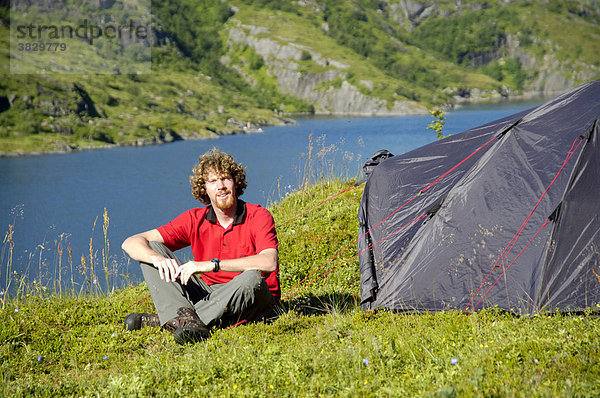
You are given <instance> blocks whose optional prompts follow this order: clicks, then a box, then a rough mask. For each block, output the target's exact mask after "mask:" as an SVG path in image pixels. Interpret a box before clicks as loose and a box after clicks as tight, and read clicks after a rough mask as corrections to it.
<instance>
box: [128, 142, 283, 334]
mask: <svg viewBox="0 0 600 398" xmlns="http://www.w3.org/2000/svg"><path fill="white" fill-rule="evenodd" d="M190 183H191V185H192V194H193V195H194V197H195V198H196V199H198V200H199V201H200V202H202V203H204V204H206V205H208V206H207V207H200V208H194V209H191V210H188V211H186V212H184V213H183V214H181V215H179V216H178V217H177V218H175V219H174V220H173V221H171V222H169V223H168V224H165V225H163V226H160V227H158V228H156V229H152V230H150V231H146V232H142V233H139V234H137V235H133V236H131V237H129V238H127V239H126V240H125V241H124V242H123V245H122V247H123V250H125V252H127V254H129V256H131V258H132V259H134V260H136V261H139V262H140V266H141V268H142V273H143V275H144V279H145V280H146V283H147V285H148V289H149V290H150V293H151V294H152V300H153V301H154V306H155V307H156V310H157V312H158V315H156V314H141V313H135V314H130V315H128V316H127V317H126V318H125V328H127V329H129V330H137V329H141V328H142V327H144V326H155V327H157V326H162V327H163V328H164V329H166V330H169V331H171V332H172V333H173V334H174V336H175V341H176V342H178V343H180V344H184V343H188V342H196V341H200V340H203V339H205V338H207V337H209V336H210V331H209V328H211V327H225V326H228V325H232V324H235V323H237V322H239V321H242V320H250V319H253V318H254V317H257V316H259V315H261V314H262V313H264V312H265V311H267V310H268V309H270V308H271V307H272V306H273V305H274V304H275V303H276V302H277V301H278V300H279V298H280V295H281V292H280V288H279V278H278V269H279V268H278V256H277V246H278V242H277V235H276V232H275V224H274V222H273V217H272V216H271V214H270V213H269V211H268V210H266V209H265V208H263V207H261V206H259V205H254V204H249V203H245V202H243V201H242V200H240V199H239V197H240V196H241V195H242V193H243V192H244V189H245V188H246V175H245V172H244V168H243V167H242V166H241V165H240V164H238V163H236V162H235V160H234V159H233V158H232V157H231V156H230V155H228V154H226V153H223V152H220V151H218V150H216V149H213V150H211V151H209V152H207V153H205V154H204V155H202V156H201V157H200V159H199V161H198V164H197V165H196V166H195V167H194V169H193V175H192V176H191V177H190ZM187 246H191V249H192V253H193V256H194V261H189V262H187V263H185V264H182V263H181V261H179V259H177V257H176V256H175V255H174V254H173V251H175V250H178V249H181V248H183V247H187ZM198 275H199V276H200V277H198Z"/></svg>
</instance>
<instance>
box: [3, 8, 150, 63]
mask: <svg viewBox="0 0 600 398" xmlns="http://www.w3.org/2000/svg"><path fill="white" fill-rule="evenodd" d="M94 4H95V5H94ZM149 6H150V0H128V1H118V0H110V1H108V0H105V1H99V2H89V3H88V4H86V6H85V7H81V6H76V5H74V4H73V2H71V1H69V0H67V1H66V2H65V4H62V5H61V7H56V6H55V5H54V4H53V3H52V2H48V1H43V0H38V1H31V0H13V1H12V2H11V21H10V48H11V51H10V70H11V73H16V74H20V73H105V74H106V73H108V74H131V73H134V74H139V73H149V72H150V69H151V43H152V29H151V24H150V22H151V21H150V15H151V13H150V8H149ZM65 8H66V9H67V10H68V11H67V12H66V14H65ZM70 8H72V10H69V9H70Z"/></svg>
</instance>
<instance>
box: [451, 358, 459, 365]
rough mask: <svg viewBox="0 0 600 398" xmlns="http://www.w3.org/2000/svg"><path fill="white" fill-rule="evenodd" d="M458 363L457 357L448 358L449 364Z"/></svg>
mask: <svg viewBox="0 0 600 398" xmlns="http://www.w3.org/2000/svg"><path fill="white" fill-rule="evenodd" d="M457 363H458V359H457V358H450V364H451V365H456V364H457Z"/></svg>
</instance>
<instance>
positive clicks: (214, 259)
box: [210, 258, 221, 272]
mask: <svg viewBox="0 0 600 398" xmlns="http://www.w3.org/2000/svg"><path fill="white" fill-rule="evenodd" d="M210 261H211V262H212V263H213V264H214V265H215V268H213V272H219V270H220V269H221V262H220V261H219V259H218V258H211V259H210Z"/></svg>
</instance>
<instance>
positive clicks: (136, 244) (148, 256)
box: [121, 235, 163, 264]
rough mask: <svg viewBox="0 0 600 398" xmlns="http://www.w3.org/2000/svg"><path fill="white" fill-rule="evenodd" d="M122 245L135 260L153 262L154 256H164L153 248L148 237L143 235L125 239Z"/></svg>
mask: <svg viewBox="0 0 600 398" xmlns="http://www.w3.org/2000/svg"><path fill="white" fill-rule="evenodd" d="M121 247H122V248H123V250H124V251H125V253H127V254H128V255H129V257H131V258H132V259H133V260H136V261H141V262H144V263H149V264H152V263H153V259H152V258H153V257H160V258H162V257H163V256H161V255H160V254H158V253H157V252H155V251H154V250H152V249H151V248H150V246H149V245H148V239H146V238H145V237H143V236H141V235H134V236H131V237H129V238H127V239H125V241H124V242H123V245H122V246H121Z"/></svg>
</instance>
